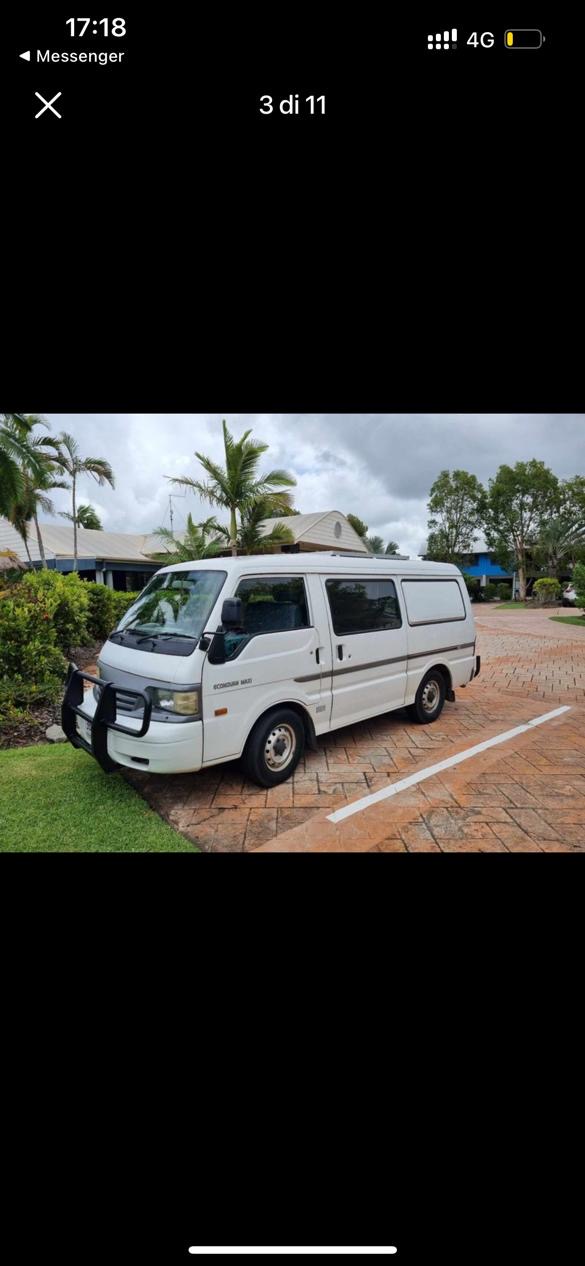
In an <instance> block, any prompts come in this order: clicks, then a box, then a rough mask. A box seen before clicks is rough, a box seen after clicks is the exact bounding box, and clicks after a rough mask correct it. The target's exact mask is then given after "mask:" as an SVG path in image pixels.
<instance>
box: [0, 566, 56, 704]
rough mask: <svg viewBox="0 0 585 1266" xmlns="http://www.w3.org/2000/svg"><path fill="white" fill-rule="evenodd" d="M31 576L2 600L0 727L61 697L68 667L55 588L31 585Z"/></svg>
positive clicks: (13, 588)
mask: <svg viewBox="0 0 585 1266" xmlns="http://www.w3.org/2000/svg"><path fill="white" fill-rule="evenodd" d="M30 579H31V578H30V577H27V578H26V581H23V582H22V583H19V584H17V585H13V586H12V587H11V589H10V592H9V596H8V595H6V594H5V595H4V596H3V597H2V598H1V599H0V726H6V725H9V724H13V723H14V722H16V721H18V720H20V719H22V718H23V716H24V717H25V716H27V715H28V714H27V712H26V708H27V707H29V706H30V705H31V704H33V703H49V702H53V701H54V700H55V699H57V698H58V696H59V693H60V691H61V689H62V685H63V680H64V677H65V671H66V668H67V661H66V659H65V657H64V655H63V654H62V653H61V650H60V649H59V647H58V645H57V629H56V626H55V619H54V617H55V611H56V609H57V607H58V605H59V597H58V594H57V591H56V589H53V590H51V588H50V587H49V586H46V587H44V586H42V585H41V586H37V587H35V586H33V587H32V589H31V588H30V587H29V584H28V581H29V580H30ZM23 709H25V710H24V711H23Z"/></svg>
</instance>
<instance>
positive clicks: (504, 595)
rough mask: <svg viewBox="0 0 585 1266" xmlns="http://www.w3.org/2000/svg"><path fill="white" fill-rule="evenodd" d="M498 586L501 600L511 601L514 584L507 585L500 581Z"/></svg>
mask: <svg viewBox="0 0 585 1266" xmlns="http://www.w3.org/2000/svg"><path fill="white" fill-rule="evenodd" d="M496 588H497V591H498V598H499V599H500V602H509V601H511V598H512V586H511V585H505V584H503V582H502V583H500V584H499V585H496Z"/></svg>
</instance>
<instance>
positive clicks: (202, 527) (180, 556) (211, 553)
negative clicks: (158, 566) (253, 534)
mask: <svg viewBox="0 0 585 1266" xmlns="http://www.w3.org/2000/svg"><path fill="white" fill-rule="evenodd" d="M212 533H214V535H213V536H212V535H211V534H212ZM153 535H155V536H159V537H160V538H161V540H162V541H163V542H164V543H165V545H166V546H167V549H166V550H164V551H160V552H159V553H156V554H151V555H150V558H153V559H154V560H155V562H157V563H159V562H164V563H169V564H170V563H190V562H191V560H192V559H197V558H215V556H216V554H218V553H219V551H220V550H221V549H225V542H226V539H227V537H228V532H227V530H226V529H225V528H224V529H222V528H220V526H219V524H218V523H216V521H215V519H205V522H204V523H194V522H193V519H192V517H191V515H190V514H188V515H187V529H186V531H185V535H184V539H183V540H182V541H178V540H177V538H176V537H175V536H174V535H173V533H172V532H171V531H169V528H165V527H159V528H156V531H155V532H154V533H153Z"/></svg>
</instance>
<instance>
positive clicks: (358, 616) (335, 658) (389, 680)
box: [322, 575, 407, 727]
mask: <svg viewBox="0 0 585 1266" xmlns="http://www.w3.org/2000/svg"><path fill="white" fill-rule="evenodd" d="M322 583H323V589H324V594H325V598H326V603H327V608H328V612H329V618H330V621H331V649H332V696H333V697H332V706H331V725H332V726H333V727H335V726H338V725H349V724H350V723H351V722H352V721H360V720H363V719H365V718H366V717H370V716H376V715H378V714H380V713H382V712H389V711H390V710H391V709H393V708H400V707H402V706H403V704H404V699H405V693H406V668H407V658H406V656H407V640H406V627H405V621H404V619H403V615H402V611H401V606H400V598H399V596H398V593H397V587H396V584H395V582H394V580H392V579H391V578H390V577H388V576H383V577H373V576H351V575H348V576H339V575H337V576H330V577H326V578H325V577H324V578H323V580H322Z"/></svg>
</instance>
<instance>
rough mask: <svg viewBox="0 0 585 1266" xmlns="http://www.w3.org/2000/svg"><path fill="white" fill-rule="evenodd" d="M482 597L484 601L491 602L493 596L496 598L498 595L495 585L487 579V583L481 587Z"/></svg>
mask: <svg viewBox="0 0 585 1266" xmlns="http://www.w3.org/2000/svg"><path fill="white" fill-rule="evenodd" d="M483 597H484V601H485V602H491V601H492V599H493V598H497V597H498V590H497V586H496V585H492V584H491V583H490V582H489V581H488V583H487V584H486V585H484V587H483Z"/></svg>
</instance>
